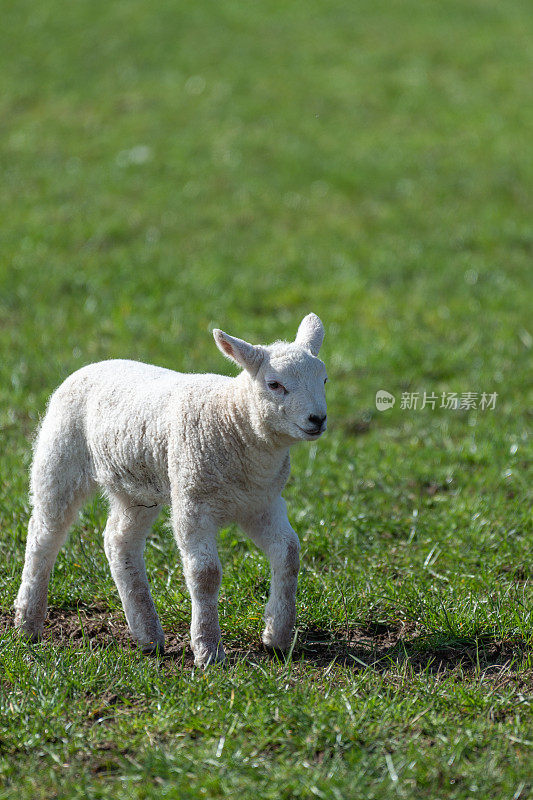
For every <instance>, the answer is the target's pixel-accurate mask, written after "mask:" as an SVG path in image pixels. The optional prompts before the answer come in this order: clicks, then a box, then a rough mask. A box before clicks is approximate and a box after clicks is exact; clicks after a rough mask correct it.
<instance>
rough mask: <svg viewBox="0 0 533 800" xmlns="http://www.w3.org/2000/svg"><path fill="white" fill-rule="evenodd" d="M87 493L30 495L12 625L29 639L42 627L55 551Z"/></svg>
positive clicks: (63, 538)
mask: <svg viewBox="0 0 533 800" xmlns="http://www.w3.org/2000/svg"><path fill="white" fill-rule="evenodd" d="M87 494H88V487H87V489H86V491H82V490H81V489H78V490H77V491H72V492H64V493H63V494H56V495H55V496H54V495H53V494H48V495H47V496H46V501H45V500H44V498H43V497H40V496H37V497H34V508H33V513H32V515H31V517H30V522H29V525H28V538H27V541H26V557H25V561H24V569H23V571H22V580H21V584H20V588H19V591H18V595H17V599H16V600H15V625H16V627H17V628H19V629H20V630H21V632H23V633H24V634H26V635H27V636H28V637H29V638H30V639H31V640H32V641H37V639H39V637H40V635H41V634H42V631H43V626H44V620H45V617H46V600H47V595H48V584H49V582H50V575H51V574H52V569H53V567H54V564H55V561H56V558H57V554H58V552H59V550H60V548H61V546H62V545H63V544H64V542H65V540H66V538H67V533H68V529H69V528H70V526H71V524H72V523H73V521H74V518H75V517H76V514H77V512H78V510H79V508H80V506H81V504H82V502H83V501H84V499H85V498H86V496H87Z"/></svg>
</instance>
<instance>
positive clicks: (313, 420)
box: [309, 414, 327, 428]
mask: <svg viewBox="0 0 533 800" xmlns="http://www.w3.org/2000/svg"><path fill="white" fill-rule="evenodd" d="M326 416H327V414H324V416H323V417H318V416H317V415H316V414H309V422H311V423H312V424H313V425H315V426H316V427H317V428H321V427H322V424H323V423H324V422H325V421H326Z"/></svg>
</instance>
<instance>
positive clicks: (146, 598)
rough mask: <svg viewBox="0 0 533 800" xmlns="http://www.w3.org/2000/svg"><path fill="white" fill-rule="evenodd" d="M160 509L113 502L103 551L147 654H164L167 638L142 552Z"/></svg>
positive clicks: (126, 500) (128, 500)
mask: <svg viewBox="0 0 533 800" xmlns="http://www.w3.org/2000/svg"><path fill="white" fill-rule="evenodd" d="M160 510H161V506H152V507H148V508H147V507H146V506H144V505H139V503H138V502H137V501H135V500H134V499H132V498H129V497H124V496H122V497H118V496H117V495H113V496H111V498H110V511H109V518H108V520H107V525H106V529H105V533H104V548H105V552H106V556H107V559H108V561H109V566H110V567H111V574H112V575H113V579H114V581H115V583H116V585H117V589H118V593H119V595H120V599H121V601H122V605H123V607H124V613H125V614H126V620H127V622H128V627H129V629H130V632H131V634H132V636H133V638H134V639H135V640H136V641H137V642H138V643H139V645H140V647H141V649H142V651H143V652H144V653H156V652H159V653H162V652H163V651H164V648H165V635H164V633H163V628H162V627H161V623H160V622H159V618H158V616H157V612H156V610H155V605H154V601H153V600H152V595H151V594H150V587H149V585H148V577H147V575H146V567H145V564H144V558H143V550H144V545H145V542H146V537H147V535H148V533H149V531H150V528H151V526H152V524H153V522H154V521H155V519H156V517H157V515H158V514H159V512H160Z"/></svg>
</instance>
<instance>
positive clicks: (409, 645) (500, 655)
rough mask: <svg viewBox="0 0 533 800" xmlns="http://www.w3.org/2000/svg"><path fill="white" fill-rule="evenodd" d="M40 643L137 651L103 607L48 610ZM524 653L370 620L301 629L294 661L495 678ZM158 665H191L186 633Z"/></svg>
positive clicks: (254, 647)
mask: <svg viewBox="0 0 533 800" xmlns="http://www.w3.org/2000/svg"><path fill="white" fill-rule="evenodd" d="M12 627H13V615H12V614H10V613H9V612H0V635H1V634H2V633H4V632H6V631H7V630H8V629H10V628H12ZM43 640H44V641H45V642H50V643H51V644H52V645H54V646H58V647H60V646H62V645H63V646H64V645H65V644H69V645H72V644H76V643H79V644H80V645H83V644H88V645H89V646H90V647H92V648H95V649H98V648H107V647H114V646H116V645H119V646H121V647H125V648H128V649H136V647H137V646H136V644H135V642H134V641H133V640H132V638H131V636H130V634H129V632H128V629H127V625H126V621H125V619H124V616H123V614H122V613H121V612H118V611H109V610H106V609H105V607H104V606H103V605H102V606H99V605H95V606H91V607H78V608H76V609H72V608H63V609H61V608H51V609H50V610H49V614H48V618H47V622H46V625H45V629H44V634H43ZM225 649H226V653H227V656H228V663H229V664H230V665H231V664H233V663H235V662H237V661H239V660H242V659H243V658H244V659H247V660H249V661H251V662H258V661H263V660H267V659H268V658H272V657H274V658H276V657H279V655H278V656H276V655H271V654H267V653H265V651H264V649H263V648H262V647H261V645H260V644H259V643H258V642H249V643H247V644H246V643H243V644H242V645H238V646H231V647H228V646H227V645H226V648H225ZM525 649H526V645H525V642H523V641H520V640H508V641H505V640H501V639H498V638H496V637H493V636H491V635H490V634H487V635H483V636H480V637H478V638H476V639H475V640H474V639H464V640H456V639H444V638H443V637H442V635H436V634H427V633H424V632H422V631H421V630H420V628H419V627H418V626H417V625H416V624H415V623H412V622H405V623H400V622H399V623H397V624H394V623H393V624H387V623H384V622H382V621H370V622H367V623H365V624H362V625H360V626H357V627H353V626H349V627H347V628H346V629H344V630H340V631H339V630H329V629H322V628H309V629H307V630H303V631H302V630H301V631H299V634H298V641H297V644H296V647H295V649H294V652H293V660H294V661H296V662H302V663H309V664H313V665H314V666H315V667H319V668H320V667H322V668H327V667H328V666H329V665H330V664H331V663H332V662H334V663H336V664H340V665H343V666H345V667H350V668H352V669H353V670H360V669H364V668H365V667H372V668H373V669H376V670H378V671H389V670H391V669H395V668H398V667H399V666H401V665H403V664H405V662H407V663H408V664H409V666H410V667H411V668H412V669H414V670H415V671H422V670H428V671H430V672H433V673H439V672H442V673H447V672H449V671H451V670H454V669H456V668H458V667H460V668H461V669H462V670H463V671H464V672H474V671H478V672H479V671H480V670H481V671H485V673H486V674H487V675H494V677H496V676H498V675H502V674H503V673H504V672H507V673H508V672H510V671H512V668H513V664H514V663H515V662H516V661H517V660H518V659H519V658H520V657H521V655H522V654H523V653H524V652H525ZM162 663H163V664H166V665H167V666H168V667H170V668H174V669H175V666H177V665H178V664H183V666H185V667H192V666H193V655H192V652H191V650H190V648H189V646H188V641H187V632H186V630H183V631H177V632H176V631H167V632H166V644H165V655H164V657H163V659H162ZM110 705H113V703H110Z"/></svg>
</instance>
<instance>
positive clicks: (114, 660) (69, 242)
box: [0, 0, 533, 800]
mask: <svg viewBox="0 0 533 800" xmlns="http://www.w3.org/2000/svg"><path fill="white" fill-rule="evenodd" d="M532 34H533V10H532V8H531V6H530V4H528V3H526V2H521V1H520V0H503V2H499V3H496V2H495V0H476V2H471V3H459V2H453V0H446V2H444V3H440V4H439V3H433V2H428V3H425V4H419V3H416V2H412V1H411V0H405V2H402V3H399V2H392V3H390V2H388V3H385V2H381V0H378V2H369V1H368V0H357V2H353V3H343V2H339V1H338V0H333V2H330V3H325V2H322V0H320V1H319V0H311V2H307V3H303V2H298V0H295V2H292V3H289V4H286V3H280V2H276V0H267V2H264V3H262V4H248V5H243V4H242V3H236V2H233V1H232V0H223V2H220V3H218V4H207V3H205V2H199V3H196V4H194V5H192V6H191V5H189V6H188V7H187V6H185V5H180V4H175V3H170V2H162V3H160V4H159V5H158V7H157V8H155V7H149V6H148V5H147V4H146V3H142V2H140V0H128V2H127V3H126V2H120V1H118V0H116V1H114V2H112V3H104V2H102V0H94V2H91V3H90V4H89V3H84V2H78V3H71V4H68V5H66V6H65V5H64V4H61V5H60V4H59V3H58V2H56V0H49V2H48V3H46V4H41V6H36V5H35V4H33V3H29V2H28V0H20V2H18V3H14V2H7V3H6V4H4V8H3V25H2V33H0V38H1V41H0V45H1V46H0V66H1V68H0V126H1V136H0V159H1V164H2V175H3V179H2V182H1V185H0V212H1V217H2V226H1V231H0V236H1V241H2V259H1V263H0V346H1V348H2V353H3V357H2V360H1V363H0V425H1V428H2V438H3V446H2V452H1V453H0V478H1V483H2V489H3V490H2V495H1V497H0V526H1V531H2V534H1V537H0V551H1V559H0V562H1V567H0V586H1V595H0V602H1V613H2V619H3V620H4V628H3V633H2V635H1V638H0V659H1V670H0V708H1V722H0V726H1V727H0V774H1V776H2V781H1V783H0V798H2V800H4V798H9V799H11V798H14V797H17V798H19V799H20V800H26V799H28V800H29V799H30V798H31V800H39V798H51V797H54V798H69V800H70V798H77V797H80V798H82V797H83V798H111V797H113V798H152V797H158V798H160V797H161V798H180V800H181V799H182V798H201V797H209V798H216V797H225V796H230V795H231V796H233V795H234V794H240V796H241V797H243V798H248V797H255V796H256V795H257V794H258V793H260V794H261V797H263V798H273V799H274V798H276V800H277V798H310V797H315V796H316V797H324V798H335V799H337V798H352V797H354V798H365V800H366V799H367V798H368V799H369V800H370V799H371V798H391V797H395V796H398V797H401V798H408V800H410V799H411V798H413V799H414V798H430V799H431V800H440V799H441V798H453V799H454V800H470V799H471V798H477V797H479V798H487V797H495V798H508V800H525V798H530V797H532V796H533V768H532V747H533V713H532V702H533V694H532V691H531V690H532V680H533V665H532V661H531V646H532V643H533V603H532V600H533V593H532V582H531V578H532V575H531V534H532V524H531V523H532V516H531V475H532V470H531V444H530V439H529V429H530V426H531V418H532V416H531V415H532V412H531V409H532V407H533V404H532V400H533V391H532V381H531V376H532V372H531V353H532V335H533V331H532V329H531V307H532V301H533V289H532V284H531V255H532V249H533V231H532V227H531V218H532V211H533V208H532V201H531V181H532V178H533V163H532V161H531V159H530V158H529V155H528V154H529V152H530V130H531V126H532V123H533V106H532V105H531V102H530V99H531V98H530V80H529V75H530V73H531V69H532V66H533V51H532V50H531V47H530V41H531V36H532ZM310 310H313V311H315V312H316V313H318V314H320V315H321V316H322V318H323V319H324V322H325V324H326V326H327V336H326V340H325V344H324V350H323V356H324V359H325V361H326V363H327V366H328V374H329V378H330V382H329V384H328V402H329V419H330V425H329V428H330V430H329V431H328V434H327V437H326V438H324V439H323V441H321V442H320V443H319V444H318V445H312V446H301V447H299V448H298V449H296V450H295V451H294V455H293V476H292V478H291V481H290V483H289V485H288V487H287V491H286V493H285V494H286V498H287V501H288V505H289V509H290V516H291V519H292V520H293V523H294V526H295V528H296V529H297V531H298V533H299V535H300V538H301V540H302V545H303V548H302V556H303V557H302V571H301V577H300V584H299V596H298V625H299V629H300V630H299V639H298V642H297V643H296V645H295V649H294V652H293V657H292V660H290V661H289V662H287V663H281V662H279V661H277V660H276V659H274V660H269V659H268V658H267V657H266V656H265V655H264V654H262V653H261V651H260V649H259V638H260V631H261V614H262V609H263V606H264V602H265V598H266V594H267V591H268V569H267V565H266V563H265V561H264V559H263V557H262V556H261V555H260V554H259V553H257V552H256V551H255V550H254V549H253V547H252V546H251V545H250V544H249V543H248V542H247V541H246V540H245V539H244V537H243V536H242V535H241V534H240V532H239V531H238V530H237V529H236V528H230V529H227V530H225V531H223V532H222V533H221V536H220V554H221V558H222V561H223V565H224V580H223V585H222V589H221V599H220V611H221V624H222V628H223V635H224V640H225V642H226V643H227V645H228V649H229V651H230V659H229V661H230V663H229V667H228V668H227V669H226V670H220V669H218V668H215V669H212V670H210V671H208V672H207V673H205V674H204V673H198V672H195V671H193V670H192V669H191V660H190V655H189V653H188V650H187V648H186V637H187V627H188V615H189V601H188V597H187V594H186V591H185V588H184V583H183V577H182V573H181V568H180V565H179V560H178V556H177V552H176V548H175V546H174V544H173V542H172V538H171V535H170V533H169V529H168V522H167V520H166V519H165V518H163V519H161V520H160V521H159V522H158V523H157V525H156V526H155V530H154V536H153V538H152V540H151V542H150V543H149V545H148V547H147V553H146V556H147V564H148V569H149V573H150V580H151V584H152V588H153V594H154V597H155V599H156V603H157V605H158V609H159V612H160V616H161V619H162V621H163V626H164V628H165V629H166V631H167V632H168V635H169V640H170V643H171V647H170V652H169V655H168V657H167V658H165V660H163V661H162V662H158V661H155V660H151V659H147V658H143V657H141V656H140V655H139V654H138V653H137V652H136V651H135V649H133V648H132V647H130V646H129V644H128V642H127V639H126V637H125V634H124V621H123V617H122V614H121V611H120V606H119V602H118V597H117V594H116V591H115V589H114V587H113V584H112V581H111V578H110V575H109V571H108V568H107V565H106V562H105V557H104V554H103V549H102V538H101V531H102V528H103V525H104V522H105V513H106V510H105V503H104V501H103V500H102V499H100V498H97V499H95V501H94V502H93V503H92V504H91V505H89V506H88V507H87V508H85V509H84V511H83V514H82V515H81V516H80V519H79V522H78V523H77V525H76V526H75V528H74V529H73V531H72V534H71V537H70V539H69V543H68V545H67V546H66V547H65V548H64V550H63V551H62V553H61V554H60V557H59V559H58V563H57V567H56V570H55V572H54V576H53V580H52V585H51V589H50V598H49V602H50V607H51V611H52V614H51V622H50V627H49V630H48V634H47V636H48V640H47V641H46V642H45V643H44V644H42V645H38V646H34V647H31V646H28V645H26V644H23V643H21V642H19V641H18V640H17V639H16V637H15V636H14V633H13V630H12V628H11V624H10V620H11V615H12V612H11V607H12V602H13V598H14V595H15V593H16V590H17V586H18V580H19V577H20V571H21V567H22V559H23V552H24V541H25V532H26V524H27V519H28V500H27V470H28V467H29V463H30V456H31V439H32V435H33V431H34V429H35V427H36V425H37V422H38V419H39V416H40V415H41V414H42V412H43V410H44V407H45V404H46V398H47V397H48V395H49V394H50V392H51V391H52V390H53V389H54V388H55V386H57V384H58V383H59V382H60V381H61V380H62V379H63V378H65V377H66V376H67V375H68V374H69V373H70V372H71V371H73V370H74V369H76V368H77V367H79V366H81V365H83V364H85V363H88V362H90V361H95V360H99V359H102V358H113V357H129V358H137V359H141V360H146V361H150V362H155V363H158V364H161V365H163V366H168V367H172V368H175V369H178V370H182V371H189V370H191V371H195V370H196V371H222V370H224V369H226V368H228V365H227V364H226V363H225V362H224V361H223V360H222V359H221V357H220V355H219V353H218V351H217V350H216V348H215V346H214V344H213V342H212V338H211V336H210V333H209V331H210V329H211V328H212V327H213V326H215V325H217V326H220V327H222V328H224V329H225V330H228V332H230V333H233V334H235V335H237V336H242V337H244V338H248V339H250V340H252V341H268V340H272V339H275V338H278V337H280V336H283V337H292V336H293V335H294V332H295V330H296V327H297V324H298V322H299V320H300V318H301V317H302V316H303V315H304V314H305V313H307V312H308V311H310ZM380 389H386V390H388V391H390V392H392V393H393V394H394V395H395V396H396V398H397V401H396V404H395V406H394V408H393V409H391V410H388V411H384V412H379V411H377V410H376V408H375V403H374V398H375V394H376V392H377V391H378V390H380ZM452 391H455V392H458V393H459V394H461V393H463V392H478V393H481V392H497V393H498V397H497V402H496V408H495V409H494V410H484V411H482V410H480V409H474V410H458V411H452V410H446V409H443V408H439V407H437V408H435V409H434V410H432V409H431V408H428V407H426V408H424V409H420V408H419V409H417V410H407V409H402V408H401V403H400V398H401V396H402V393H403V392H419V393H421V394H423V392H427V393H430V392H434V393H436V394H437V395H438V396H439V399H440V396H441V394H442V393H443V392H452ZM438 405H439V404H437V406H438Z"/></svg>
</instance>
